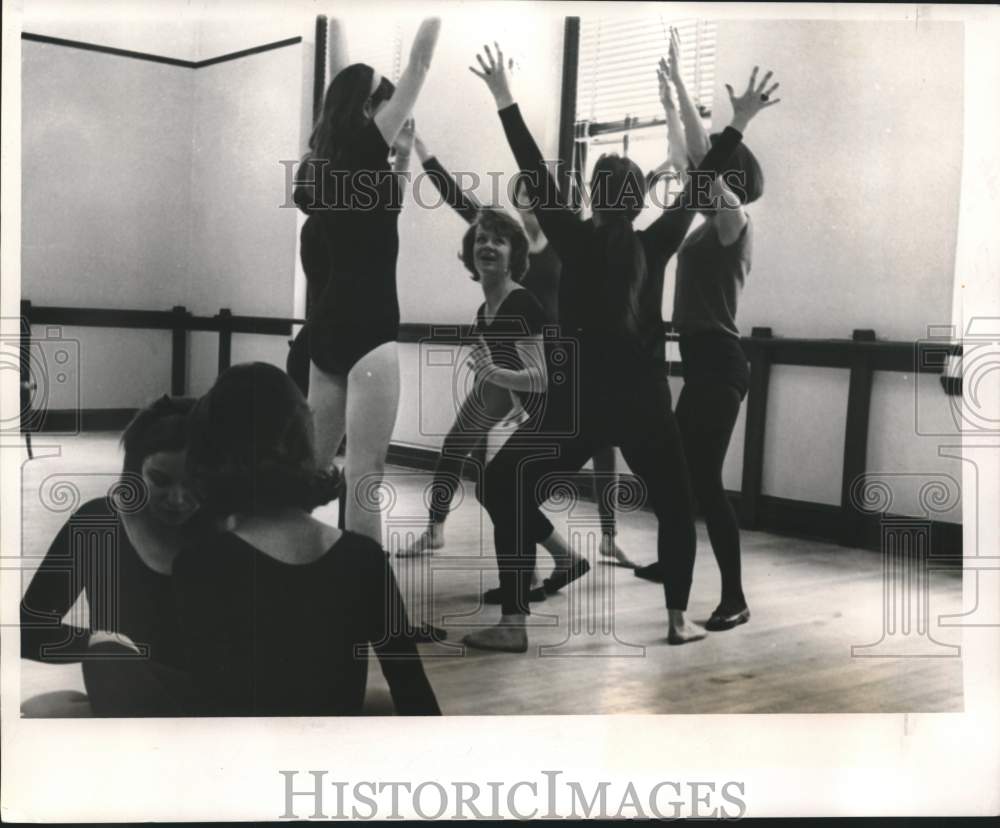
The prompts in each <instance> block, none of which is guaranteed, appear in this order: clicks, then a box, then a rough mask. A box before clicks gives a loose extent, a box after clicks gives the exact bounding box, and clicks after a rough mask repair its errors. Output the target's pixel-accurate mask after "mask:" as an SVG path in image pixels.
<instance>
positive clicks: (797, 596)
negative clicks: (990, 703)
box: [21, 434, 963, 715]
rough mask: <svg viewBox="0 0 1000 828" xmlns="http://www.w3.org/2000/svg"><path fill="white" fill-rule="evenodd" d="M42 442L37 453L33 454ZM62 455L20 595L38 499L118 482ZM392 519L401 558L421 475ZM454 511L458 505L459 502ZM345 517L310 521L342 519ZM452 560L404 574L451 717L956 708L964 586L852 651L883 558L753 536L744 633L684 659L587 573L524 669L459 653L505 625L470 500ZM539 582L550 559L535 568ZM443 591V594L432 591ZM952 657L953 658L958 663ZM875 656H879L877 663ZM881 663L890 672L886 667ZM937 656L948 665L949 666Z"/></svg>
mask: <svg viewBox="0 0 1000 828" xmlns="http://www.w3.org/2000/svg"><path fill="white" fill-rule="evenodd" d="M43 442H44V441H36V445H38V446H39V447H38V449H37V450H38V452H39V453H42V452H44V449H42V448H41V447H40V446H41V444H42V443H43ZM60 444H61V456H55V457H39V458H36V459H35V460H33V461H31V462H28V463H26V464H25V465H24V467H23V481H22V491H23V493H24V499H23V521H22V524H23V539H24V550H23V551H24V555H25V556H26V558H27V559H28V560H27V562H26V566H25V574H24V582H25V584H27V582H28V579H29V578H30V574H31V566H32V563H31V559H32V558H37V556H40V555H42V554H44V551H45V548H46V546H47V544H48V542H49V541H50V540H51V538H52V537H53V536H54V534H55V532H56V531H57V530H58V528H59V526H60V525H61V524H62V522H63V521H64V520H65V518H66V516H67V513H65V512H56V511H53V510H52V509H51V508H50V506H51V500H52V498H48V502H49V506H46V505H45V503H43V499H42V498H41V497H40V494H39V492H40V488H45V487H49V488H51V487H52V486H53V485H54V484H55V483H58V482H59V481H60V480H61V479H65V480H67V481H69V482H71V483H73V485H74V486H75V487H76V488H77V490H78V491H79V496H80V497H81V498H82V499H83V500H86V499H87V498H89V497H95V496H99V495H101V494H103V493H104V492H105V491H106V490H107V487H108V485H109V484H110V482H112V481H113V479H114V474H115V472H116V470H117V469H118V468H120V456H119V454H118V450H117V443H116V436H114V435H93V434H90V435H86V436H84V437H77V438H71V439H63V440H61V442H60ZM387 477H388V481H389V484H390V486H391V489H392V492H393V499H394V502H393V503H391V504H390V505H389V506H388V507H387V508H389V512H388V515H387V517H386V532H387V538H388V541H387V545H388V546H389V547H390V548H393V547H394V546H395V545H397V544H398V543H399V542H400V539H401V538H402V539H403V540H404V541H405V537H406V535H407V533H413V532H414V531H417V530H418V529H419V528H420V527H421V526H422V524H423V522H424V520H425V517H424V512H423V506H422V500H423V497H422V493H423V489H424V487H425V486H426V483H427V481H428V476H427V475H426V474H424V473H420V472H414V471H410V470H406V469H398V468H392V469H390V470H389V473H388V476H387ZM458 500H459V499H458V498H456V502H458ZM335 509H336V506H331V507H325V508H324V509H323V510H320V511H318V512H317V513H316V514H317V516H319V517H322V518H325V519H329V520H331V521H333V520H335V519H336V511H335ZM550 516H551V517H552V519H553V522H554V523H555V525H556V526H557V528H558V529H559V530H560V531H561V532H562V533H563V534H564V535H566V536H569V535H571V534H576V535H578V536H582V537H584V538H586V537H593V535H594V534H595V530H594V526H593V524H594V520H593V518H594V517H595V510H594V507H593V505H592V504H590V503H584V504H579V505H578V506H577V507H575V508H574V509H573V510H571V511H570V512H565V511H560V512H555V511H550ZM655 537H656V524H655V519H654V518H653V516H652V514H650V513H648V512H644V511H643V512H633V513H630V514H627V515H624V516H622V517H621V518H620V520H619V543H620V545H621V546H622V548H623V549H625V550H626V552H627V553H628V554H629V555H630V556H632V557H633V558H634V559H636V560H638V561H639V562H641V563H646V562H649V561H651V560H652V559H653V558H654V557H655V554H656V553H655ZM447 541H448V542H447V545H446V547H445V548H444V549H443V550H441V551H440V552H439V553H438V554H437V555H436V556H435V557H434V558H433V559H417V560H401V559H394V562H393V565H394V567H395V569H396V573H397V577H398V579H399V582H400V585H401V588H402V589H403V591H404V594H405V595H406V597H407V603H408V606H409V608H410V614H411V616H412V617H414V618H415V619H417V620H426V621H431V622H433V623H435V624H438V625H440V626H443V627H445V628H446V629H447V630H448V633H449V644H448V645H428V646H423V647H422V652H423V654H424V656H425V664H426V668H427V671H428V674H429V676H430V679H431V682H432V684H433V686H434V688H435V690H436V692H437V694H438V698H439V701H440V703H441V707H442V709H443V710H444V712H445V713H446V714H466V715H473V714H474V715H483V714H598V713H876V712H879V713H881V712H949V711H961V710H962V704H963V702H962V698H963V697H962V662H961V657H960V656H959V655H958V654H959V653H960V650H958V649H955V648H957V647H958V646H960V644H961V632H960V630H959V629H958V628H954V627H938V626H937V624H936V619H937V617H938V616H939V615H942V614H948V613H957V612H960V611H961V609H962V591H961V587H962V584H961V578H960V577H959V575H958V574H957V573H955V572H950V573H949V572H932V573H931V575H930V597H929V610H930V616H929V617H930V618H931V629H930V634H931V636H932V637H933V639H934V640H935V641H936V642H939V644H940V645H941V646H939V645H938V644H934V643H932V642H931V641H930V639H929V638H928V637H926V636H919V635H913V636H911V637H910V638H908V639H906V640H905V641H898V640H897V639H896V638H893V637H889V638H886V639H885V640H883V641H882V649H878V648H872V649H870V650H866V651H863V652H865V653H867V656H863V655H862V654H861V653H857V652H856V653H855V654H854V655H852V647H857V646H863V645H868V644H873V643H875V642H878V641H879V640H880V639H883V633H882V630H883V608H882V607H883V577H882V560H881V556H880V555H879V554H878V553H874V552H870V551H866V550H857V549H847V548H843V547H840V546H836V545H833V544H827V543H817V542H814V541H803V540H799V539H793V538H786V537H779V536H775V535H770V534H767V533H763V532H744V533H743V535H742V543H743V561H744V585H745V591H746V594H747V598H748V600H749V602H750V607H751V610H752V612H753V617H752V619H751V621H750V623H749V624H747V625H744V626H742V627H738V628H736V629H735V630H730V631H727V632H721V633H710V634H709V635H708V637H707V639H705V640H703V641H700V642H695V643H692V644H688V645H685V646H681V647H673V646H670V645H668V644H667V643H666V640H665V636H666V612H665V609H664V604H663V592H662V588H661V587H659V586H658V585H654V584H650V583H647V582H645V581H641V580H639V579H637V578H635V577H634V576H633V575H632V573H631V571H630V570H625V569H620V568H617V567H614V566H611V565H608V564H606V563H603V562H599V561H597V560H596V559H595V558H594V557H593V550H591V553H592V560H593V562H594V568H593V569H592V571H591V572H590V574H588V575H587V576H586V577H585V578H583V579H581V581H579V582H577V583H576V584H574V585H571V586H570V587H569V588H568V589H567V590H564V594H560V595H558V596H556V597H554V598H550V599H549V600H548V601H546V602H545V603H542V604H536V605H534V606H535V607H536V608H537V609H536V614H535V615H534V616H532V624H533V625H537V626H532V628H531V631H530V642H531V646H530V648H529V651H528V653H526V654H523V655H510V654H502V653H487V652H481V651H475V650H469V651H467V652H464V653H463V652H462V649H461V648H460V647H459V646H457V644H458V642H459V640H460V639H461V637H462V635H463V634H465V633H466V632H469V631H471V630H473V629H475V628H476V626H477V625H482V624H489V623H493V622H495V621H496V619H497V618H498V617H499V608H498V607H495V606H490V607H482V606H481V605H480V601H479V594H480V591H481V587H482V586H487V587H488V586H493V585H495V583H496V574H495V567H494V564H493V562H492V555H493V544H492V530H491V527H490V524H489V520H488V518H487V517H486V516H485V514H484V513H483V512H482V511H481V509H480V508H479V506H478V504H477V503H476V501H475V498H474V496H473V493H472V491H471V487H470V488H469V489H468V491H466V493H465V497H464V498H463V499H461V502H458V506H457V508H456V509H455V511H454V512H453V514H452V516H451V518H450V520H449V522H448V524H447ZM539 558H540V571H541V574H542V576H543V577H544V576H545V575H546V574H547V573H548V569H549V567H550V565H551V564H550V559H549V558H548V557H547V556H546V555H545V553H544V552H540V555H539ZM431 587H432V588H431ZM718 589H719V579H718V574H717V569H716V566H715V561H714V559H713V557H712V552H711V548H710V546H709V545H708V541H707V537H706V535H705V531H704V526H702V525H699V527H698V559H697V565H696V569H695V578H694V589H693V592H692V596H691V603H690V606H689V610H690V615H691V617H692V618H693V619H694V620H695V621H696V622H704V621H705V620H706V619H707V617H708V616H709V614H710V613H711V611H712V609H713V608H714V606H715V604H716V603H717V600H718ZM945 645H950V648H949V647H948V646H945ZM873 656H874V657H873ZM887 656H888V657H887ZM942 656H943V657H942ZM21 669H22V700H24V699H28V698H30V697H32V696H35V695H36V694H39V693H43V692H47V691H52V690H62V689H73V690H82V689H83V687H82V679H81V675H80V669H79V666H78V665H66V666H51V665H41V664H36V663H32V662H28V661H22V662H21ZM371 676H372V679H371V681H370V689H369V708H370V712H372V713H380V712H386V704H387V703H386V696H387V694H386V688H385V683H384V680H383V679H382V676H381V673H380V671H379V670H378V668H377V667H376V668H373V670H372V671H371Z"/></svg>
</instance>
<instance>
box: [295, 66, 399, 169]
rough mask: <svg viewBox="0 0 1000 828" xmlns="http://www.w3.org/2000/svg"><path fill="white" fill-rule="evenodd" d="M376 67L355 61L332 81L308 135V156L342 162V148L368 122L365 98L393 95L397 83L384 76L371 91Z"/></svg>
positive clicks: (375, 101)
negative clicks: (310, 133)
mask: <svg viewBox="0 0 1000 828" xmlns="http://www.w3.org/2000/svg"><path fill="white" fill-rule="evenodd" d="M374 76H375V70H374V69H372V67H371V66H369V65H368V64H366V63H352V64H351V65H350V66H346V67H344V68H343V69H341V70H340V71H339V72H338V73H337V76H336V77H335V78H334V79H333V80H332V81H330V85H329V86H328V87H327V90H326V96H325V97H324V98H323V110H322V111H321V112H320V114H319V118H317V119H316V124H315V126H314V127H313V131H312V135H311V136H310V137H309V156H310V157H312V158H320V159H328V160H329V161H330V162H331V163H332V164H333V166H334V168H338V167H341V166H343V164H342V161H343V158H342V154H343V149H344V147H345V146H347V144H348V143H349V141H350V139H351V137H352V136H353V135H355V134H356V133H357V132H358V131H359V130H360V129H362V128H363V127H365V126H366V125H367V124H368V121H369V116H368V115H366V114H365V102H366V101H367V100H368V99H369V98H371V102H372V106H373V107H376V106H378V105H379V104H380V103H381V102H382V101H386V100H388V99H389V98H391V97H392V95H393V93H394V92H395V91H396V87H395V86H394V85H393V83H392V81H390V80H389V79H388V78H386V77H385V76H383V77H382V81H381V83H379V85H378V86H377V87H376V89H375V91H374V92H372V78H373V77H374Z"/></svg>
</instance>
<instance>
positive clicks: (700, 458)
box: [677, 377, 746, 610]
mask: <svg viewBox="0 0 1000 828" xmlns="http://www.w3.org/2000/svg"><path fill="white" fill-rule="evenodd" d="M742 401H743V393H742V392H741V389H739V388H737V387H736V386H734V385H732V384H731V383H727V382H724V381H721V380H719V379H711V378H702V377H695V378H693V379H689V380H688V381H685V383H684V388H683V390H682V391H681V394H680V397H679V398H678V400H677V423H678V425H679V426H680V430H681V436H682V438H683V441H684V452H685V455H686V456H687V462H688V468H689V469H690V471H691V483H692V486H693V488H694V495H695V498H696V499H697V501H698V505H699V507H700V508H701V511H702V513H703V514H704V516H705V526H706V528H707V529H708V537H709V540H710V541H711V542H712V551H713V552H714V553H715V560H716V562H717V563H718V564H719V572H720V574H721V576H722V601H721V605H722V606H724V607H725V608H727V609H732V610H735V609H741V608H742V607H744V606H745V605H746V599H745V598H744V596H743V584H742V580H741V573H740V529H739V523H738V522H737V520H736V512H735V511H733V506H732V504H731V503H730V502H729V497H728V496H727V495H726V489H725V486H724V485H723V483H722V465H723V463H724V462H725V459H726V451H727V450H728V448H729V440H730V438H731V437H732V434H733V426H735V425H736V418H737V417H738V416H739V413H740V403H741V402H742Z"/></svg>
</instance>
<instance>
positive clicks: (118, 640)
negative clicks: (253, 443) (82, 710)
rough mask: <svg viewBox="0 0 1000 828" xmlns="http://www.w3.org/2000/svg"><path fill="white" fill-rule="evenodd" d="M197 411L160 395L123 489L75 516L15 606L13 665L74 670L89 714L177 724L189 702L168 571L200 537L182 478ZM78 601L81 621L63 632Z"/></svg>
mask: <svg viewBox="0 0 1000 828" xmlns="http://www.w3.org/2000/svg"><path fill="white" fill-rule="evenodd" d="M193 405H194V400H188V399H170V398H168V397H164V398H162V399H160V400H158V401H157V402H155V403H153V404H152V405H151V406H149V407H148V408H145V409H143V410H142V411H141V412H140V413H139V414H138V415H137V416H136V417H135V419H134V420H133V421H132V423H131V424H130V425H129V426H128V428H126V429H125V432H124V434H123V435H122V445H123V446H124V449H125V464H124V468H123V474H122V479H121V482H120V483H119V484H118V485H116V486H115V487H113V489H112V490H111V491H110V492H109V494H108V495H107V496H106V497H103V498H97V499H94V500H90V501H88V502H87V503H85V504H83V505H82V506H81V507H80V508H79V509H77V510H76V512H74V513H73V515H72V517H70V519H69V520H68V521H67V522H66V524H65V525H64V526H63V527H62V529H60V530H59V534H58V535H57V536H56V538H55V540H54V541H53V542H52V545H51V546H50V547H49V550H48V552H47V553H46V555H45V557H44V558H43V559H42V562H41V564H40V565H39V567H38V570H37V571H36V572H35V574H34V576H33V577H32V579H31V583H30V584H29V586H28V589H27V591H26V593H25V595H24V598H23V599H22V601H21V657H22V658H29V659H32V660H34V661H42V662H46V663H50V664H66V663H72V662H82V664H83V675H84V683H85V685H86V688H87V695H88V699H89V703H90V707H91V711H92V713H93V714H94V715H97V716H171V715H178V714H180V713H181V712H183V708H184V706H185V705H186V704H187V702H188V700H189V696H190V689H191V686H190V681H189V679H188V677H187V674H186V672H185V662H184V656H183V647H182V645H181V637H180V631H179V625H178V623H177V615H176V612H175V611H174V606H173V595H172V591H171V587H170V573H171V569H172V567H173V563H174V558H175V556H176V555H177V554H178V552H179V551H180V549H181V547H182V546H183V545H185V544H186V543H190V542H191V541H192V539H193V538H194V537H195V535H196V530H195V529H194V527H193V526H192V520H191V518H192V517H193V516H194V515H195V513H196V512H197V510H198V502H197V499H196V498H195V496H194V495H193V494H192V491H191V488H190V487H189V486H188V481H187V478H186V476H185V474H184V455H185V445H186V441H187V414H188V412H189V411H190V409H191V407H192V406H193ZM81 593H82V594H83V595H85V596H86V599H87V607H88V620H87V621H86V622H85V623H83V624H82V625H80V624H77V623H73V622H70V623H67V622H66V621H65V620H64V619H65V616H66V615H67V614H68V613H69V611H70V609H71V608H72V607H73V605H74V604H75V603H76V601H77V599H78V598H79V597H80V595H81ZM40 715H41V714H40Z"/></svg>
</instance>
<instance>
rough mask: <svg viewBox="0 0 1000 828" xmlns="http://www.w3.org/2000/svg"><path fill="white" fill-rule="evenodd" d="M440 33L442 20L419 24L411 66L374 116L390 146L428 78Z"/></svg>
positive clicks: (409, 64) (379, 129) (428, 19)
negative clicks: (393, 92)
mask: <svg viewBox="0 0 1000 828" xmlns="http://www.w3.org/2000/svg"><path fill="white" fill-rule="evenodd" d="M440 31H441V19H440V18H439V17H428V18H427V19H426V20H424V21H423V23H421V24H420V28H419V29H418V30H417V36H416V37H415V38H414V40H413V46H412V48H411V49H410V60H409V63H407V65H406V69H405V70H404V71H403V75H402V77H401V78H400V79H399V83H398V84H396V92H395V94H393V96H392V97H391V98H390V99H389V100H388V102H386V104H385V106H383V107H382V108H381V109H380V110H379V111H378V112H376V113H375V119H374V120H375V126H377V127H378V131H379V132H381V133H382V137H383V138H384V139H385V143H386V144H387V145H388V146H390V147H391V146H392V145H393V143H394V142H395V140H396V136H397V135H398V134H399V130H400V129H402V127H403V123H404V122H405V121H406V119H407V118H409V117H410V113H411V112H412V111H413V105H414V104H415V103H416V102H417V97H418V96H419V95H420V90H421V89H422V88H423V85H424V80H425V79H426V78H427V71H428V70H429V69H430V68H431V59H432V58H433V57H434V47H435V46H436V45H437V39H438V33H439V32H440Z"/></svg>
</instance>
